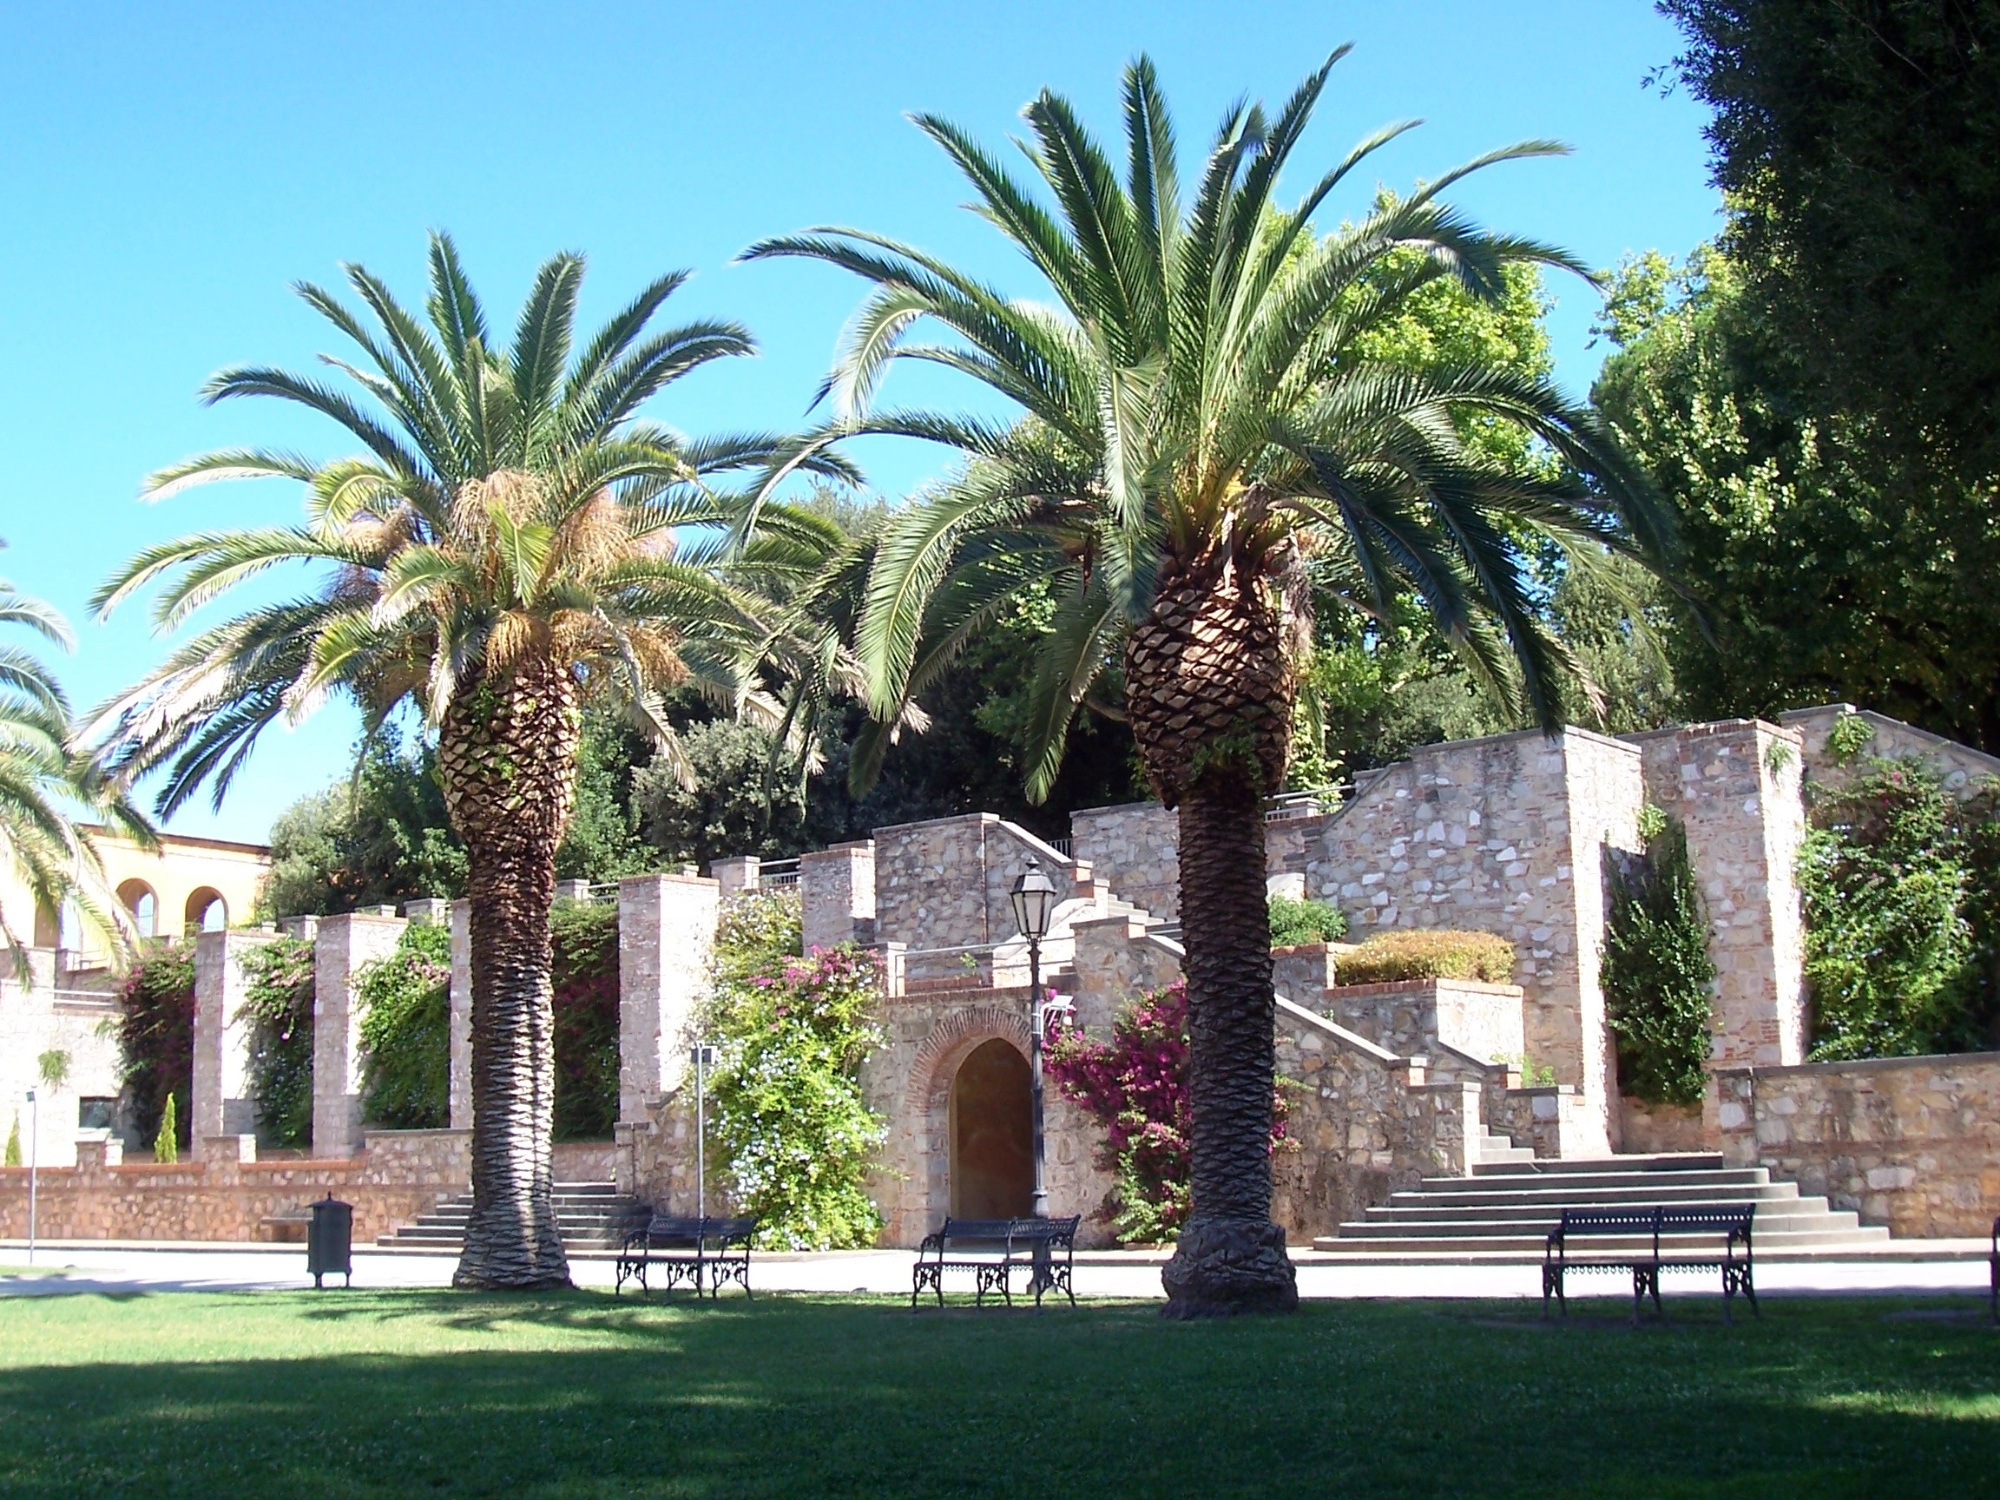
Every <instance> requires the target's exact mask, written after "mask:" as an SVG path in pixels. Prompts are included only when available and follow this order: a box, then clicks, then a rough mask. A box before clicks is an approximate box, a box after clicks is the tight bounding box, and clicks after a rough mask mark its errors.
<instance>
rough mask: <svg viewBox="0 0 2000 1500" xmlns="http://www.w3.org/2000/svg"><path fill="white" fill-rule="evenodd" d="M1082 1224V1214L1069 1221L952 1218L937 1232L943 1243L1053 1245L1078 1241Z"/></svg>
mask: <svg viewBox="0 0 2000 1500" xmlns="http://www.w3.org/2000/svg"><path fill="white" fill-rule="evenodd" d="M1082 1222H1083V1216H1082V1215H1081V1214H1078V1215H1075V1216H1073V1217H1071V1218H1067V1219H1036V1218H1018V1219H953V1218H947V1219H946V1220H945V1221H944V1228H942V1229H940V1230H939V1231H938V1240H939V1242H940V1243H941V1244H958V1245H963V1244H969V1243H973V1242H975V1241H991V1242H993V1243H996V1244H1017V1245H1018V1244H1031V1243H1033V1242H1034V1241H1036V1240H1048V1241H1050V1242H1051V1243H1053V1244H1062V1243H1063V1242H1064V1241H1067V1240H1072V1239H1074V1238H1076V1228H1077V1225H1079V1224H1080V1223H1082Z"/></svg>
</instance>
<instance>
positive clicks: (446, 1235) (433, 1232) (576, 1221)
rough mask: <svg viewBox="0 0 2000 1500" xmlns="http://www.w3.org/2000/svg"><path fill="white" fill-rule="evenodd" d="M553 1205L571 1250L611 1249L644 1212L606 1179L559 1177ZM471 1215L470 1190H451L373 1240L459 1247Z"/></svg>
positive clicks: (405, 1246)
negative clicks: (412, 1218) (425, 1210)
mask: <svg viewBox="0 0 2000 1500" xmlns="http://www.w3.org/2000/svg"><path fill="white" fill-rule="evenodd" d="M555 1209H556V1223H557V1225H558V1226H559V1227H560V1228H561V1230H562V1237H563V1245H564V1247H565V1248H567V1249H571V1250H616V1249H617V1248H618V1247H619V1246H620V1245H622V1244H623V1243H624V1240H625V1236H626V1234H627V1233H628V1232H629V1231H630V1230H631V1229H633V1228H634V1227H635V1226H636V1225H637V1223H638V1221H639V1220H640V1219H641V1218H643V1217H644V1216H645V1214H646V1206H645V1204H643V1203H641V1202H640V1201H639V1200H638V1199H636V1198H632V1197H627V1196H625V1195H624V1194H621V1193H620V1192H619V1191H618V1188H617V1186H616V1184H614V1183H609V1182H559V1183H557V1184H556V1190H555ZM471 1216H472V1194H470V1193H453V1194H452V1195H450V1196H449V1197H446V1198H441V1199H439V1200H438V1203H437V1206H436V1207H435V1208H433V1209H432V1210H431V1211H430V1212H429V1213H427V1214H420V1215H419V1216H418V1217H417V1219H416V1221H415V1222H414V1223H410V1224H400V1225H398V1226H397V1227H396V1230H395V1232H394V1233H393V1234H385V1235H380V1236H378V1237H377V1239H376V1241H375V1243H376V1244H378V1245H382V1246H385V1247H387V1248H390V1249H395V1250H459V1249H462V1248H464V1245H465V1225H466V1221H467V1220H468V1219H469V1218H471Z"/></svg>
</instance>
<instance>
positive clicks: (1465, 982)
mask: <svg viewBox="0 0 2000 1500" xmlns="http://www.w3.org/2000/svg"><path fill="white" fill-rule="evenodd" d="M1338 972H1339V971H1338V969H1336V970H1335V973H1336V974H1337V973H1338ZM1441 984H1443V985H1450V986H1451V987H1452V988H1453V989H1455V990H1467V991H1470V992H1471V993H1472V994H1475V995H1519V994H1521V993H1522V989H1521V986H1519V985H1518V984H1493V983H1491V982H1489V981H1487V980H1484V979H1446V978H1443V977H1442V976H1440V977H1438V978H1434V979H1384V980H1380V981H1378V982H1376V983H1372V984H1330V985H1328V986H1327V987H1326V992H1327V993H1328V994H1329V995H1333V994H1341V995H1413V994H1416V993H1418V992H1419V991H1422V990H1431V989H1436V988H1437V987H1438V986H1439V985H1441Z"/></svg>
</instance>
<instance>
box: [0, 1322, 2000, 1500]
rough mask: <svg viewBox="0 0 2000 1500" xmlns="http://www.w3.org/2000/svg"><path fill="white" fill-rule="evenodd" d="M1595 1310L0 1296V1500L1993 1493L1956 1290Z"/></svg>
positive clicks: (1996, 1485) (1997, 1448)
mask: <svg viewBox="0 0 2000 1500" xmlns="http://www.w3.org/2000/svg"><path fill="white" fill-rule="evenodd" d="M1622 1311H1623V1308H1622V1305H1621V1304H1618V1303H1615V1302H1611V1303H1601V1304H1597V1305H1595V1306H1592V1305H1591V1304H1588V1303H1586V1304H1582V1305H1581V1306H1580V1307H1579V1310H1578V1312H1577V1313H1576V1314H1574V1315H1572V1317H1571V1319H1570V1321H1569V1324H1568V1325H1567V1326H1562V1325H1559V1324H1557V1325H1545V1324H1543V1323H1542V1322H1540V1320H1539V1317H1538V1308H1537V1307H1536V1306H1534V1305H1532V1304H1480V1303H1457V1304H1430V1303H1426V1304H1409V1303H1398V1304H1390V1303H1355V1302H1346V1303H1318V1304H1313V1305H1311V1306H1309V1307H1308V1308H1307V1309H1306V1310H1305V1311H1304V1312H1303V1313H1301V1314H1300V1315H1299V1316H1298V1317H1296V1318H1291V1319H1284V1320H1268V1321H1247V1322H1239V1323H1229V1324H1214V1323H1211V1324H1195V1325H1184V1324H1171V1323H1164V1322H1162V1321H1161V1320H1160V1319H1159V1318H1158V1316H1157V1315H1156V1312H1155V1309H1154V1308H1153V1307H1151V1306H1141V1305H1132V1304H1107V1305H1099V1306H1091V1307H1087V1308H1084V1309H1081V1310H1078V1311H1076V1312H1073V1313H1072V1312H1068V1311H1064V1312H1053V1311H1051V1312H1049V1313H1045V1314H1043V1315H1041V1316H1036V1315H1035V1314H1034V1313H1032V1312H1014V1313H1007V1312H1000V1311H993V1310H988V1311H986V1312H983V1313H976V1312H974V1311H972V1310H971V1309H969V1308H967V1309H964V1310H959V1309H956V1308H953V1309H948V1310H946V1311H944V1312H942V1313H939V1312H936V1311H930V1312H927V1313H921V1314H914V1315H913V1314H912V1313H910V1312H909V1311H907V1310H906V1309H904V1308H901V1307H898V1306H897V1305H896V1304H895V1303H893V1302H891V1301H886V1300H882V1301H877V1300H859V1299H855V1300H838V1299H809V1298H802V1297H765V1298H759V1299H758V1300H757V1301H756V1302H755V1303H754V1304H750V1305H745V1304H744V1303H743V1302H741V1301H740V1300H738V1301H725V1302H723V1303H722V1304H720V1305H719V1306H702V1307H699V1308H690V1307H686V1306H685V1305H681V1306H675V1307H673V1308H667V1307H664V1306H661V1305H659V1304H658V1303H657V1302H655V1303H653V1304H652V1305H639V1304H636V1303H634V1302H632V1301H631V1300H629V1299H628V1300H626V1301H625V1302H622V1303H614V1302H613V1301H612V1299H611V1298H609V1297H608V1296H603V1295H600V1294H594V1293H587V1292H577V1293H572V1294H566V1295H560V1296H550V1297H537V1298H513V1297H471V1296H464V1295H458V1294H453V1293H446V1292H355V1293H353V1294H352V1295H348V1294H345V1293H340V1292H333V1291H328V1292H326V1293H323V1294H314V1293H310V1292H305V1293H284V1294H277V1293H267V1294H261V1295H244V1296H196V1295H189V1294H172V1295H159V1296H142V1297H129V1298H118V1299H112V1298H105V1297H96V1296H64V1297H48V1298H21V1299H9V1300H4V1301H0V1494H6V1495H37V1496H38V1495H63V1496H73V1495H89V1496H105V1495H124V1494H133V1495H147V1496H172V1495H191V1496H200V1497H204V1500H221V1497H234V1496H243V1495H286V1496H327V1495H423V1494H441V1495H486V1494H517V1495H534V1496H569V1495H648V1496H729V1497H745V1496H767V1495H768V1496H787V1497H794V1496H819V1495H988V1494H990V1495H1001V1494H1007V1495H1022V1494H1034V1495H1038V1496H1063V1497H1076V1500H1087V1497H1094V1496H1195V1495H1199V1496H1215V1495H1259V1496H1283V1495H1312V1496H1336V1495H1337V1496H1358V1495H1454V1496H1474V1495H1479V1496H1484V1495H1512V1494H1538V1495H1578V1494H1592V1495H1597V1494H1613V1495H1645V1496H1679V1495H1811V1496H1829V1495H1918V1496H1925V1497H1928V1500H1947V1497H1954V1496H1964V1495H1977V1494H1994V1493H2000V1334H1996V1333H1995V1332H1994V1331H1992V1330H1991V1329H1989V1328H1988V1327H1986V1326H1985V1324H1984V1321H1983V1319H1984V1308H1983V1305H1982V1304H1976V1303H1974V1302H1973V1301H1972V1300H1971V1299H1965V1298H1960V1299H1955V1300H1953V1299H1940V1300H1934V1301H1931V1302H1910V1301H1900V1300H1899V1301H1890V1300H1884V1299H1878V1298H1854V1299H1849V1300H1844V1301H1812V1300H1799V1299H1777V1298H1770V1299H1767V1300H1766V1303H1765V1309H1764V1317H1763V1319H1762V1321H1761V1322H1751V1321H1748V1320H1743V1321H1739V1322H1738V1324H1737V1325H1736V1326H1735V1327H1733V1328H1730V1327H1725V1326H1723V1324H1722V1322H1721V1319H1720V1313H1719V1309H1718V1306H1717V1304H1716V1303H1715V1302H1714V1301H1712V1300H1710V1301H1703V1300H1701V1299H1697V1298H1688V1297H1683V1298H1682V1299H1680V1301H1679V1303H1678V1304H1673V1305H1670V1309H1669V1311H1670V1315H1671V1321H1670V1322H1669V1323H1668V1324H1666V1325H1665V1326H1648V1327H1645V1328H1643V1329H1634V1328H1632V1327H1631V1326H1629V1324H1627V1323H1625V1322H1623V1321H1621V1320H1620V1317H1619V1314H1620V1313H1621V1312H1622Z"/></svg>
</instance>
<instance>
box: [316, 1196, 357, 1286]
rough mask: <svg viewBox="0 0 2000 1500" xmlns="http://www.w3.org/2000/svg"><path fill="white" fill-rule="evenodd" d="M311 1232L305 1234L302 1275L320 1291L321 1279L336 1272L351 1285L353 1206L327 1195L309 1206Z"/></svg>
mask: <svg viewBox="0 0 2000 1500" xmlns="http://www.w3.org/2000/svg"><path fill="white" fill-rule="evenodd" d="M312 1216H313V1217H312V1228H311V1229H309V1230H308V1231H307V1232H306V1274H307V1275H309V1276H311V1277H312V1279H313V1286H314V1287H316V1288H320V1289H322V1290H323V1289H324V1288H325V1285H326V1283H325V1282H324V1281H322V1280H321V1278H322V1277H325V1276H331V1275H333V1273H334V1272H336V1271H338V1272H339V1273H340V1274H341V1276H343V1277H344V1278H345V1279H346V1284H347V1285H348V1286H353V1285H354V1205H353V1204H351V1203H342V1202H341V1201H340V1200H339V1199H338V1198H335V1197H334V1196H333V1194H331V1193H328V1194H327V1195H326V1196H325V1197H324V1198H322V1199H320V1200H319V1201H318V1202H317V1203H315V1204H314V1205H313V1206H312Z"/></svg>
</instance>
